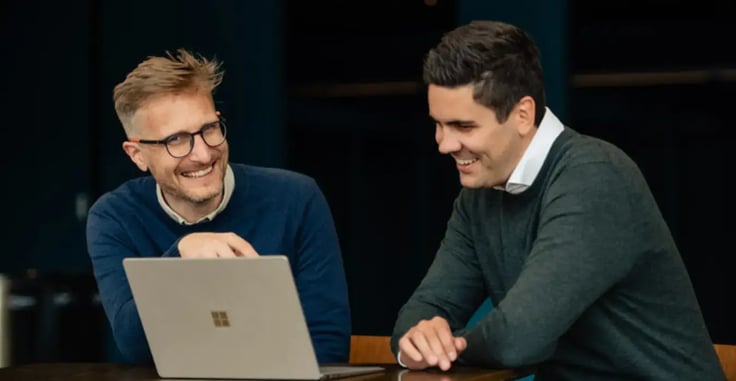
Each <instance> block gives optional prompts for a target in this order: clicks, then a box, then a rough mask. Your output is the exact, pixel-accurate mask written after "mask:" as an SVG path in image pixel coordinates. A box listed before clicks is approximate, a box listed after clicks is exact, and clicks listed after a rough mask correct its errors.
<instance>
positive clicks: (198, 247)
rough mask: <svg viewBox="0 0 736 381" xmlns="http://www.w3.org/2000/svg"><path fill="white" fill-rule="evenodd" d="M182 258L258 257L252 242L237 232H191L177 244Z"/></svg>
mask: <svg viewBox="0 0 736 381" xmlns="http://www.w3.org/2000/svg"><path fill="white" fill-rule="evenodd" d="M177 247H178V249H179V255H180V256H181V257H182V258H217V257H221V258H232V257H257V256H258V252H257V251H256V250H255V249H254V248H253V246H251V244H250V243H249V242H248V241H246V240H244V239H243V238H242V237H240V236H239V235H237V234H235V233H191V234H188V235H186V236H184V238H182V239H181V240H179V244H178V245H177Z"/></svg>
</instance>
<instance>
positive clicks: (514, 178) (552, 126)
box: [494, 108, 565, 194]
mask: <svg viewBox="0 0 736 381" xmlns="http://www.w3.org/2000/svg"><path fill="white" fill-rule="evenodd" d="M564 129H565V126H563V125H562V122H560V120H559V119H557V116H555V114H553V113H552V110H550V109H549V108H545V112H544V117H543V118H542V122H541V123H539V127H538V128H537V133H536V134H534V137H532V141H531V143H529V147H527V148H526V151H524V155H522V156H521V160H519V164H517V165H516V168H514V171H513V172H511V176H509V180H508V181H507V182H506V185H505V186H496V187H494V188H495V189H500V190H504V191H506V192H509V193H511V194H519V193H521V192H523V191H525V190H527V188H529V186H531V185H532V183H533V182H534V179H536V178H537V175H538V174H539V170H540V169H541V168H542V164H544V160H545V159H546V158H547V155H548V154H549V150H550V149H551V148H552V143H554V142H555V140H556V139H557V137H558V136H559V135H560V134H561V133H562V131H563V130H564Z"/></svg>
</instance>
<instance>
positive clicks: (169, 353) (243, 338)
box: [123, 255, 321, 380]
mask: <svg viewBox="0 0 736 381" xmlns="http://www.w3.org/2000/svg"><path fill="white" fill-rule="evenodd" d="M123 266H124V268H125V272H126V275H127V277H128V282H129V284H130V288H131V290H132V292H133V298H134V300H135V303H136V305H137V307H138V314H139V315H140V318H141V322H142V324H143V329H144V331H145V335H146V338H147V340H148V344H149V346H150V348H151V353H152V355H153V360H154V364H155V366H156V370H157V372H158V374H159V376H161V377H164V378H169V377H180V378H235V379H237V378H241V379H303V380H307V379H312V380H315V379H319V378H321V375H320V371H319V367H318V364H317V359H316V356H315V353H314V349H313V347H312V343H311V340H310V336H309V331H308V329H307V325H306V321H305V319H304V314H303V312H302V308H301V304H300V302H299V298H298V294H297V290H296V286H295V284H294V280H293V276H292V273H291V268H290V266H289V262H288V258H287V257H285V256H283V255H269V256H260V257H256V258H242V257H239V258H216V259H185V258H126V259H124V260H123Z"/></svg>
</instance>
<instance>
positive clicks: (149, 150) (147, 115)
mask: <svg viewBox="0 0 736 381" xmlns="http://www.w3.org/2000/svg"><path fill="white" fill-rule="evenodd" d="M217 120H218V115H217V113H216V111H215V107H214V102H213V100H212V96H211V94H210V93H209V92H205V91H190V92H184V93H178V94H166V95H160V96H157V97H154V98H152V99H150V100H147V101H146V102H145V103H144V104H143V106H142V107H141V108H139V109H138V110H137V111H136V112H135V114H134V115H133V118H132V119H131V123H130V124H131V131H132V132H133V133H132V134H131V136H130V137H131V138H140V139H150V140H160V139H165V138H166V137H169V136H171V135H173V134H176V133H179V132H189V133H192V132H197V131H198V130H200V129H201V128H202V127H203V126H205V125H207V124H209V123H213V122H216V121H217ZM123 149H124V150H125V152H126V153H127V154H128V156H129V157H130V158H131V160H132V161H133V162H134V163H135V164H136V165H137V166H138V168H140V170H142V171H146V170H148V171H151V175H152V176H153V178H154V179H156V182H157V183H158V184H159V186H160V187H161V189H162V191H163V194H164V198H165V199H166V202H167V203H168V204H169V206H170V207H171V208H172V209H173V210H175V211H176V212H177V213H179V214H180V215H182V216H183V217H184V218H186V219H188V220H190V219H197V218H199V217H201V216H204V215H206V214H208V213H209V212H211V211H213V210H215V209H216V208H217V206H218V205H219V203H220V201H221V200H222V194H223V181H224V177H225V171H226V168H227V162H228V145H227V141H225V142H224V143H222V144H220V145H218V146H216V147H210V146H208V145H207V144H205V142H204V141H203V140H202V136H201V135H197V136H195V138H194V147H193V149H192V152H191V153H189V155H187V156H185V157H182V158H174V157H172V156H171V155H169V153H168V152H167V151H166V147H165V146H164V145H162V144H141V143H133V142H125V143H123Z"/></svg>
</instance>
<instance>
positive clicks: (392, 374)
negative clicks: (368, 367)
mask: <svg viewBox="0 0 736 381" xmlns="http://www.w3.org/2000/svg"><path fill="white" fill-rule="evenodd" d="M382 366H384V365H382ZM384 367H385V368H386V371H385V372H383V373H375V374H367V375H362V376H355V377H347V378H341V379H340V380H344V381H358V380H359V381H384V380H385V381H456V380H464V381H470V380H472V381H485V380H487V381H500V380H514V379H516V378H519V377H523V376H525V375H526V374H528V372H524V371H521V370H512V369H495V370H494V369H480V368H468V367H455V368H453V369H452V370H450V371H449V372H441V371H434V370H432V371H408V370H406V369H402V368H400V367H398V366H396V365H388V366H384ZM0 380H3V381H5V380H7V381H11V380H12V381H154V380H164V381H172V380H171V379H162V378H159V377H158V374H157V373H156V370H155V369H154V368H153V366H150V367H149V366H133V365H122V364H103V363H41V364H29V365H19V366H13V367H8V368H0ZM187 381H194V380H190V379H187Z"/></svg>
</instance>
